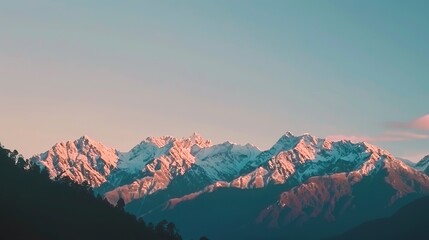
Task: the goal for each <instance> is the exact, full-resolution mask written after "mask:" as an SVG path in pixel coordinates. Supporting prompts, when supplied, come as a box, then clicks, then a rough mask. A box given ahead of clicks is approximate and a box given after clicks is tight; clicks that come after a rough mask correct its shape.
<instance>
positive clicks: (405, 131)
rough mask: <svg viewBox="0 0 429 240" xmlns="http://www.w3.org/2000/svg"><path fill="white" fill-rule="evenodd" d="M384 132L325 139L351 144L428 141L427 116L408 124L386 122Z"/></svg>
mask: <svg viewBox="0 0 429 240" xmlns="http://www.w3.org/2000/svg"><path fill="white" fill-rule="evenodd" d="M385 128H386V129H385V131H384V132H383V133H382V134H380V135H376V136H361V135H344V134H338V135H332V136H328V137H326V138H327V139H329V140H332V141H339V140H343V139H345V140H350V141H352V142H401V141H410V140H423V139H429V132H428V131H429V114H426V115H424V116H422V117H419V118H416V119H413V120H410V121H408V122H388V123H386V124H385Z"/></svg>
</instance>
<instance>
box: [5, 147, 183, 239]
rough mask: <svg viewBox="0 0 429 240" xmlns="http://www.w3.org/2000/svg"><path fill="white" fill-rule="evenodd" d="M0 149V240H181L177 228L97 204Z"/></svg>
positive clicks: (82, 189)
mask: <svg viewBox="0 0 429 240" xmlns="http://www.w3.org/2000/svg"><path fill="white" fill-rule="evenodd" d="M25 165H26V162H25V161H24V159H23V158H22V156H21V155H19V153H18V152H17V151H16V150H15V151H10V150H8V149H5V148H4V147H3V146H1V145H0V194H1V196H0V223H1V224H0V226H1V227H0V238H1V239H10V238H9V237H6V236H12V238H13V239H150V240H167V239H168V240H180V239H182V238H181V236H180V235H179V233H178V231H177V229H176V227H175V225H174V223H169V222H167V221H162V222H160V223H158V224H156V225H153V224H146V223H145V222H144V221H143V220H142V219H139V220H137V219H136V218H135V217H134V216H132V215H130V214H128V213H126V212H124V211H123V209H122V208H121V207H117V208H115V207H113V206H111V205H110V204H109V203H108V202H107V201H105V200H103V199H101V198H100V197H98V198H96V197H94V195H93V192H92V191H91V190H90V188H89V187H88V186H82V185H78V184H76V183H73V182H72V181H70V180H69V179H60V180H58V181H51V180H50V179H49V177H48V174H47V172H46V171H40V168H39V167H37V166H31V167H28V166H25Z"/></svg>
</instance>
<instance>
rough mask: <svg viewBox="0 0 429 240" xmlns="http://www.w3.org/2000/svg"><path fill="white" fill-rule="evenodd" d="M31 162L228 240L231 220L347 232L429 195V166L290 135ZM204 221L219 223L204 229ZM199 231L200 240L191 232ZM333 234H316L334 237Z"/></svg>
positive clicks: (151, 141)
mask: <svg viewBox="0 0 429 240" xmlns="http://www.w3.org/2000/svg"><path fill="white" fill-rule="evenodd" d="M31 161H32V162H35V163H37V164H39V165H40V166H43V167H46V168H47V169H48V171H49V173H50V176H51V178H56V177H64V176H67V177H70V178H71V179H72V180H74V181H76V182H78V183H83V182H85V181H87V182H88V183H89V184H91V186H93V187H94V190H95V192H97V193H98V194H100V195H102V196H104V197H105V198H107V200H108V201H109V202H110V203H112V204H114V205H115V204H116V202H117V201H118V200H119V199H120V198H122V199H123V200H124V201H125V203H127V205H126V209H127V210H128V211H130V212H131V213H133V214H135V215H137V216H144V217H145V218H146V219H149V220H153V221H159V220H162V219H163V218H167V219H169V220H172V221H174V222H176V223H178V226H179V228H180V229H181V230H182V231H183V233H184V234H185V236H186V233H189V234H191V233H195V234H197V235H198V234H208V233H212V235H213V236H215V237H218V238H223V239H227V238H225V237H226V236H227V235H228V234H227V233H226V232H222V233H219V232H218V231H216V228H218V227H219V226H220V225H219V224H221V222H223V223H225V219H224V218H228V219H234V220H233V221H232V220H231V222H229V224H228V225H226V226H225V228H229V230H226V231H230V232H229V233H230V234H229V235H228V236H229V237H231V238H233V237H234V236H235V237H240V236H243V231H244V229H246V232H247V233H251V232H253V231H252V229H255V226H257V227H256V228H263V229H276V230H275V231H270V233H272V236H271V237H273V238H275V237H276V236H283V234H285V233H284V231H283V230H284V229H288V230H290V229H289V228H290V226H294V227H302V226H322V225H324V224H325V223H335V224H331V225H332V226H337V228H338V229H346V228H347V227H350V226H352V225H353V224H358V223H360V222H362V221H364V220H368V219H370V218H373V217H378V216H384V215H388V214H390V213H392V211H393V210H394V209H396V208H397V207H399V206H401V205H403V204H405V203H407V202H409V201H410V200H412V199H414V198H415V197H418V196H422V195H425V194H428V193H429V178H428V177H427V175H426V174H425V173H424V171H425V170H427V169H428V162H429V161H428V159H427V158H425V159H423V160H422V161H421V162H419V163H417V164H416V165H415V167H413V166H410V165H409V164H408V165H407V164H405V163H404V162H403V160H400V159H398V158H395V157H394V156H393V155H391V154H390V153H389V152H387V151H385V150H383V149H380V148H378V147H376V146H374V145H371V144H368V143H352V142H350V141H344V140H343V141H338V142H332V141H328V140H325V139H320V138H315V137H313V136H311V135H309V134H305V135H302V136H294V135H293V134H291V133H289V132H288V133H286V134H284V135H283V136H282V137H281V138H280V139H279V140H278V141H277V142H276V143H275V144H274V145H273V146H272V147H271V148H270V149H268V150H266V151H260V150H259V149H258V148H256V147H254V146H253V145H250V144H246V145H238V144H234V143H230V142H225V143H222V144H212V143H211V141H209V140H206V139H204V138H203V137H201V136H200V135H198V134H195V133H194V134H193V135H192V136H190V137H188V138H182V139H178V138H173V137H170V136H166V137H150V138H147V139H146V140H144V141H142V142H141V143H140V144H138V145H137V146H135V147H134V148H133V149H132V150H131V151H129V152H119V151H117V150H115V149H112V148H108V147H105V146H103V145H102V144H100V143H98V142H96V141H94V140H91V139H89V138H88V137H82V138H80V139H78V140H76V141H74V142H66V143H60V144H56V145H55V146H54V147H53V148H52V149H51V150H49V151H48V152H46V153H43V154H40V155H37V156H35V157H33V158H32V159H31ZM364 209H367V211H364ZM200 213H204V214H206V215H205V217H206V218H209V219H211V220H212V221H207V224H209V223H210V225H204V223H202V222H201V221H200V218H201V217H203V216H201V215H199V214H200ZM184 215H185V216H187V217H186V219H183V216H184ZM232 215H237V217H232ZM213 221H215V222H213ZM226 222H228V221H226ZM195 224H197V225H198V224H199V225H201V228H200V229H201V231H202V232H201V233H199V232H198V231H195V230H192V229H193V228H194V226H195ZM339 225H341V226H339ZM233 226H234V227H233ZM307 228H308V227H306V229H307ZM237 229H241V230H237ZM249 229H250V230H249ZM294 229H295V228H294ZM330 229H331V228H329V227H326V228H324V229H320V228H318V230H317V231H316V230H314V232H318V233H320V234H325V235H327V234H330V233H331V230H330ZM259 232H266V231H259ZM287 232H289V234H292V233H293V232H294V231H292V230H290V231H287ZM297 232H299V231H297ZM297 232H295V233H297ZM216 234H218V235H216ZM219 234H220V235H219ZM276 234H277V235H276ZM298 236H302V235H298ZM247 237H248V238H249V239H251V237H255V239H258V237H257V235H255V234H253V235H249V236H247ZM259 237H262V236H259ZM309 238H311V236H309Z"/></svg>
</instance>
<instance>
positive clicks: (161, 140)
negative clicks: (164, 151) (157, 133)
mask: <svg viewBox="0 0 429 240" xmlns="http://www.w3.org/2000/svg"><path fill="white" fill-rule="evenodd" d="M174 140H175V138H173V137H172V136H161V137H147V138H146V142H150V143H152V144H154V145H156V146H157V147H158V148H162V147H164V146H165V145H167V144H168V143H170V142H171V141H174ZM143 142H145V141H143Z"/></svg>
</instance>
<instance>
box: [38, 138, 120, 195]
mask: <svg viewBox="0 0 429 240" xmlns="http://www.w3.org/2000/svg"><path fill="white" fill-rule="evenodd" d="M30 161H31V162H33V163H36V164H38V165H39V166H41V167H43V168H46V169H47V170H48V172H49V175H50V177H51V178H56V177H65V176H67V177H69V178H71V179H72V180H73V181H75V182H77V183H83V182H87V183H88V184H90V185H91V186H93V187H97V186H99V185H101V184H102V183H103V182H105V181H106V177H107V176H108V175H109V174H110V171H111V170H112V169H114V168H115V167H116V164H117V161H118V155H117V151H116V150H115V149H114V148H110V147H106V146H104V145H103V144H102V143H100V142H98V141H95V140H93V139H91V138H90V137H88V136H86V135H85V136H82V137H80V138H79V139H76V140H74V141H67V142H61V143H57V144H55V145H54V146H53V147H52V148H51V149H50V150H48V151H47V152H44V153H42V154H39V155H35V156H34V157H32V158H31V159H30Z"/></svg>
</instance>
